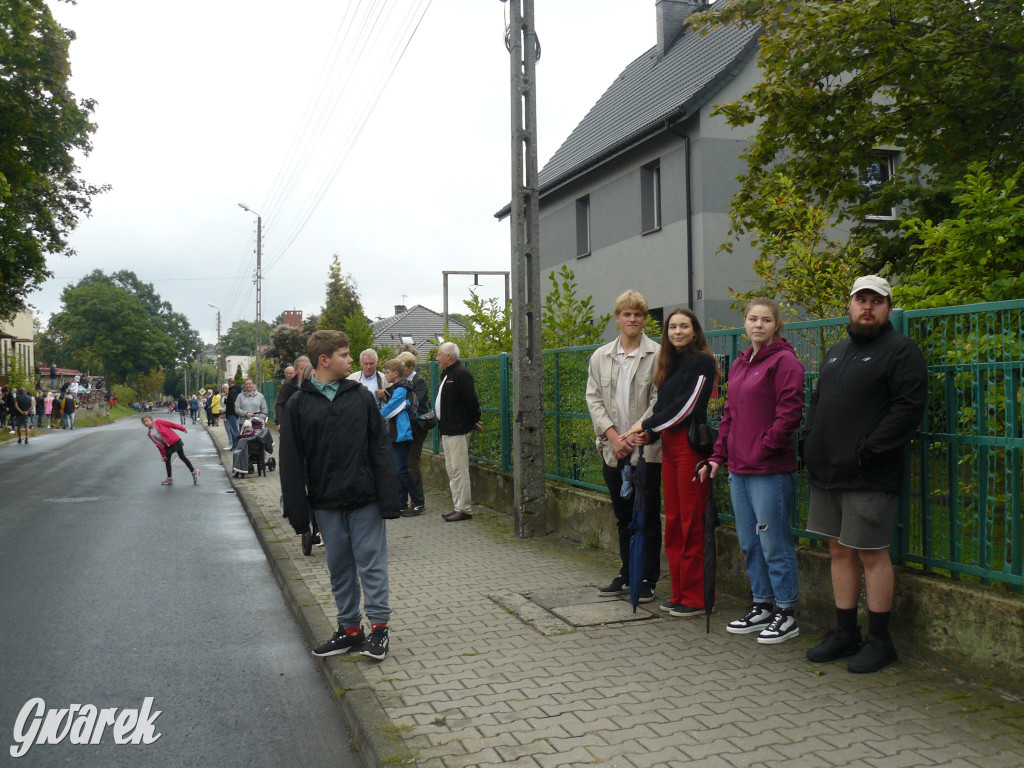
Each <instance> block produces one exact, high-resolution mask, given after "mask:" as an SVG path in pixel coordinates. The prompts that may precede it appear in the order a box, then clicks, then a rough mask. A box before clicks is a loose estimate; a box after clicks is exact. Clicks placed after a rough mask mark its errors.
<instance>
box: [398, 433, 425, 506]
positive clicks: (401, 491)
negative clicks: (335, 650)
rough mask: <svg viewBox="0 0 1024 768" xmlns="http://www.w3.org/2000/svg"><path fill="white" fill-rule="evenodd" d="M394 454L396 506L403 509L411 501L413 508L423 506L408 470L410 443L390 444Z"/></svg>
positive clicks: (420, 494)
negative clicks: (396, 479)
mask: <svg viewBox="0 0 1024 768" xmlns="http://www.w3.org/2000/svg"><path fill="white" fill-rule="evenodd" d="M391 447H392V449H393V450H394V452H395V464H397V465H398V506H399V507H400V508H401V507H405V506H406V505H407V504H408V502H409V501H410V500H411V501H412V505H413V506H414V507H417V506H420V505H421V504H423V494H422V493H421V492H420V490H419V489H418V488H417V487H416V481H415V480H413V479H412V471H411V470H410V469H409V449H410V448H411V447H412V441H409V442H405V443H392V444H391Z"/></svg>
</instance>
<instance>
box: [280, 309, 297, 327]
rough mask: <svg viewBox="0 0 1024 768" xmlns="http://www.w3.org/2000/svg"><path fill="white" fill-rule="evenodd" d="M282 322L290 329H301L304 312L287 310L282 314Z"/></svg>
mask: <svg viewBox="0 0 1024 768" xmlns="http://www.w3.org/2000/svg"><path fill="white" fill-rule="evenodd" d="M281 322H282V324H283V325H287V326H288V327H289V328H301V327H302V310H301V309H286V310H285V311H284V312H282V313H281Z"/></svg>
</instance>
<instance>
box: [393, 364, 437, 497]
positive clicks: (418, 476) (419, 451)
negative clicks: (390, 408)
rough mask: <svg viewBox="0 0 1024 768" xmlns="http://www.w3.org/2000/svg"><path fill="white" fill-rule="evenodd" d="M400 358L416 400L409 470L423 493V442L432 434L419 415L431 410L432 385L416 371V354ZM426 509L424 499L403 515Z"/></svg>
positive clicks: (407, 382) (406, 383)
mask: <svg viewBox="0 0 1024 768" xmlns="http://www.w3.org/2000/svg"><path fill="white" fill-rule="evenodd" d="M398 359H399V360H401V361H402V362H403V363H404V364H405V386H406V387H408V388H409V389H411V390H412V393H413V396H414V397H413V399H414V400H415V402H416V413H410V414H409V417H410V418H411V419H412V442H411V443H410V444H409V472H410V474H412V481H413V483H415V485H416V487H417V488H419V489H420V494H421V495H422V492H423V490H424V486H423V468H422V466H421V464H422V461H423V443H424V442H425V441H426V439H427V435H428V434H430V430H427V429H424V428H423V427H422V426H421V425H420V422H419V419H418V418H417V416H419V414H422V413H426V412H427V411H429V410H430V387H429V386H428V385H427V380H426V379H424V378H423V377H422V376H420V375H419V374H418V373H417V372H416V362H417V358H416V355H415V354H413V353H412V352H403V353H402V354H400V355H399V356H398ZM426 509H427V506H426V501H424V503H423V504H420V505H419V506H416V505H410V506H407V507H406V508H405V509H404V510H402V515H403V516H405V517H416V516H417V515H422V514H423V513H424V512H425V511H426Z"/></svg>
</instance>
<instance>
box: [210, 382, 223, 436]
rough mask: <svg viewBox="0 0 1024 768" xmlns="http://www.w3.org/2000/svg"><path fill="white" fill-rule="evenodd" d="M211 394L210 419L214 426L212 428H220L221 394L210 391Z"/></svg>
mask: <svg viewBox="0 0 1024 768" xmlns="http://www.w3.org/2000/svg"><path fill="white" fill-rule="evenodd" d="M210 392H211V394H210V419H211V420H212V421H213V424H211V426H214V427H219V426H220V400H221V393H220V392H214V391H213V390H212V389H211V390H210Z"/></svg>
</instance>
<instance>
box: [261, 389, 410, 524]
mask: <svg viewBox="0 0 1024 768" xmlns="http://www.w3.org/2000/svg"><path fill="white" fill-rule="evenodd" d="M280 424H281V427H282V428H281V433H280V437H281V491H282V495H283V497H284V514H285V517H287V518H288V522H290V523H291V524H292V527H293V528H294V529H295V531H296V532H297V533H303V532H305V531H306V530H308V529H309V507H310V506H312V507H313V508H314V509H336V510H340V511H346V510H350V509H358V508H359V507H365V506H366V505H367V504H371V503H373V502H376V503H377V504H378V506H379V507H380V511H381V515H382V516H384V517H386V518H391V517H395V516H397V514H398V471H397V468H396V465H395V457H394V452H393V450H392V448H391V440H390V438H389V437H388V429H387V426H386V425H385V423H384V419H383V417H382V416H381V415H380V411H378V410H377V404H376V402H374V397H373V395H371V394H370V392H369V391H368V390H367V389H366V387H364V386H362V385H361V384H359V383H357V382H354V381H348V380H347V379H342V380H341V381H339V382H338V392H337V394H335V396H334V399H333V400H329V399H328V398H327V396H326V395H324V394H322V393H321V392H320V391H319V390H318V389H317V388H316V387H315V386H313V384H312V382H310V381H309V380H306V381H303V382H302V386H301V387H300V388H299V391H298V392H296V393H295V394H294V395H293V396H292V397H291V398H290V399H289V400H288V404H287V406H285V409H284V413H283V414H282V415H281V422H280Z"/></svg>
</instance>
